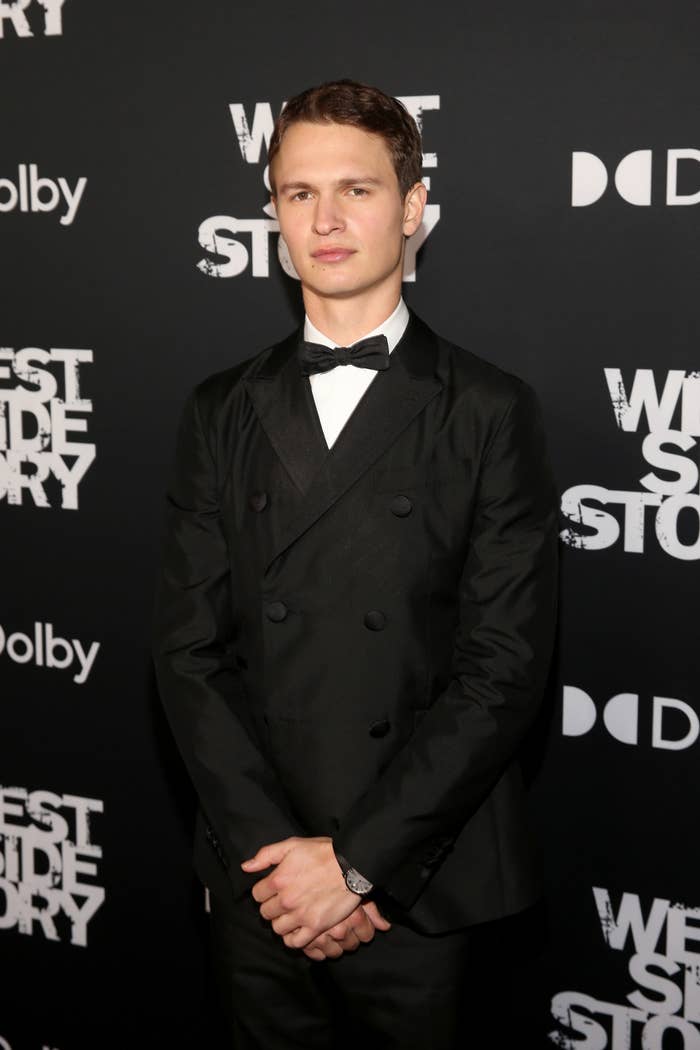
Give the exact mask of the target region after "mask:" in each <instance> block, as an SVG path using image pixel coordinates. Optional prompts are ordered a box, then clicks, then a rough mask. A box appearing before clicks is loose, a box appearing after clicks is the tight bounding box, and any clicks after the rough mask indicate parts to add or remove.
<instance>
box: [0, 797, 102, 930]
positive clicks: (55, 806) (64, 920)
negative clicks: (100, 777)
mask: <svg viewBox="0 0 700 1050" xmlns="http://www.w3.org/2000/svg"><path fill="white" fill-rule="evenodd" d="M102 810H103V805H102V802H101V801H100V800H99V799H96V798H81V797H80V796H78V795H57V794H55V793H54V792H53V791H27V790H26V789H25V788H22V787H0V931H1V930H10V929H13V928H15V927H16V928H17V930H18V932H19V933H24V934H34V933H38V934H42V935H43V936H44V937H46V939H47V940H50V941H59V940H62V941H66V940H67V941H70V943H71V944H75V945H80V946H81V947H85V946H86V945H87V928H88V923H89V922H90V920H91V919H92V918H93V916H94V915H95V912H96V911H97V909H98V908H99V907H100V905H101V904H102V902H103V901H104V899H105V891H104V889H103V887H102V886H98V885H96V879H97V877H98V870H97V861H98V860H101V858H102V848H101V847H100V846H98V845H97V844H96V843H94V842H93V841H92V828H91V823H92V819H93V816H94V814H96V813H102Z"/></svg>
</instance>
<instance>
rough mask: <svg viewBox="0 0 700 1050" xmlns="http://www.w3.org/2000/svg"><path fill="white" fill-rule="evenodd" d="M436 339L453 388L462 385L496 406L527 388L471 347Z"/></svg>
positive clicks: (527, 387)
mask: <svg viewBox="0 0 700 1050" xmlns="http://www.w3.org/2000/svg"><path fill="white" fill-rule="evenodd" d="M438 342H439V343H440V346H441V352H442V354H444V356H445V358H446V359H447V365H448V368H449V370H450V373H451V379H452V381H453V383H454V384H455V385H456V386H457V388H462V387H463V388H464V389H465V390H470V391H471V392H472V393H473V394H475V395H476V396H477V397H487V398H488V399H489V401H491V402H493V403H495V404H500V405H506V404H510V402H511V401H513V399H514V398H517V397H518V396H519V395H522V394H524V393H526V392H530V391H531V388H530V387H529V384H528V383H527V382H526V381H525V380H524V379H521V378H520V376H517V375H515V374H514V373H513V372H508V371H506V370H505V369H504V368H501V367H500V366H499V365H497V364H495V363H494V362H493V361H487V360H486V358H484V357H480V356H479V355H478V354H476V353H474V352H473V351H472V350H467V349H466V348H465V347H463V346H458V345H457V344H456V343H452V342H450V341H449V340H446V339H441V338H440V337H438Z"/></svg>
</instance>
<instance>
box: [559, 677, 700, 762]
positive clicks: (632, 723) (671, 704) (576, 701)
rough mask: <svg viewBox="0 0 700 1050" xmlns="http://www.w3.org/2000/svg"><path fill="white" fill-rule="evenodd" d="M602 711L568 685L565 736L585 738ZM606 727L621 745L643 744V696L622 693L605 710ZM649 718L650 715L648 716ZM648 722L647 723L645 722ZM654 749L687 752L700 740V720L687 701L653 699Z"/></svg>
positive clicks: (564, 707) (564, 704)
mask: <svg viewBox="0 0 700 1050" xmlns="http://www.w3.org/2000/svg"><path fill="white" fill-rule="evenodd" d="M598 714H599V711H598V707H597V705H596V704H595V703H594V701H593V700H592V699H591V697H590V696H589V695H588V693H586V692H584V690H583V689H578V688H577V687H576V686H573V685H565V686H564V688H563V691H562V725H561V730H562V734H563V735H564V736H570V737H571V736H585V735H586V733H590V731H591V730H592V729H593V726H594V725H595V724H596V722H597V721H598ZM602 714H603V725H604V726H605V729H606V730H607V731H608V733H609V734H610V736H611V737H612V738H613V739H614V740H617V741H619V742H620V743H621V744H632V745H634V744H639V742H640V741H639V724H640V712H639V695H638V694H637V693H618V694H617V695H616V696H613V697H611V698H610V699H609V700H608V701H607V702H606V703H605V704H604V706H603V709H602ZM645 714H646V712H645ZM645 720H646V719H645ZM650 735H651V741H650V743H651V746H652V747H655V748H660V749H662V750H664V751H685V749H686V748H688V747H691V746H692V745H693V744H694V743H695V741H696V740H697V739H698V736H700V719H699V718H698V716H697V713H696V712H695V709H694V708H692V707H691V706H690V704H687V703H686V702H685V700H674V699H672V698H671V697H669V696H654V697H652V710H651V734H650Z"/></svg>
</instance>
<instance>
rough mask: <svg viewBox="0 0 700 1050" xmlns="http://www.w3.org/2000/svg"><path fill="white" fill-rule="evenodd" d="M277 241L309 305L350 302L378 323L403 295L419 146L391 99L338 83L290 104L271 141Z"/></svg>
mask: <svg viewBox="0 0 700 1050" xmlns="http://www.w3.org/2000/svg"><path fill="white" fill-rule="evenodd" d="M269 160H270V184H271V186H272V197H273V201H274V204H275V207H276V210H277V218H278V220H279V224H280V232H281V233H282V236H283V238H284V241H285V242H286V245H287V248H288V250H289V254H290V256H291V259H292V262H293V263H294V266H295V268H296V271H297V273H298V275H299V278H300V279H301V284H302V291H303V294H304V299H305V303H306V306H307V312H308V311H309V308H310V307H311V308H313V305H314V303H316V305H318V304H320V302H321V300H323V301H325V303H326V304H328V302H329V301H330V300H338V299H339V298H340V299H346V300H347V299H352V300H353V303H354V304H355V306H356V307H357V309H358V311H359V313H358V316H360V315H361V316H366V317H367V318H369V317H370V316H375V315H376V316H380V317H381V315H382V313H384V316H387V315H388V313H389V312H390V311H391V310H392V309H393V308H394V306H395V305H396V302H397V301H398V296H399V294H400V288H401V279H402V272H403V258H404V252H405V241H406V238H407V237H410V236H411V235H412V234H413V233H415V231H416V230H417V229H418V227H419V226H420V223H421V220H422V217H423V209H424V207H425V201H426V189H425V186H424V185H423V183H422V181H421V178H420V173H421V163H422V155H421V141H420V135H419V133H418V128H417V127H416V124H415V121H414V120H413V118H412V117H411V115H410V114H409V113H408V111H407V110H406V109H405V108H404V106H402V104H401V103H400V102H398V101H397V100H396V99H393V98H390V97H389V96H388V95H385V94H384V93H383V92H381V91H378V90H377V89H376V88H371V87H366V86H365V85H363V84H356V83H354V82H353V81H348V80H342V81H337V82H334V83H330V84H323V85H321V87H318V88H311V89H309V90H308V91H305V92H303V94H301V95H298V96H297V97H296V98H293V99H291V100H290V102H288V104H287V106H286V107H285V108H284V110H283V111H282V113H281V115H280V116H279V118H278V120H277V123H276V125H275V129H274V132H273V135H272V138H271V140H270V147H269Z"/></svg>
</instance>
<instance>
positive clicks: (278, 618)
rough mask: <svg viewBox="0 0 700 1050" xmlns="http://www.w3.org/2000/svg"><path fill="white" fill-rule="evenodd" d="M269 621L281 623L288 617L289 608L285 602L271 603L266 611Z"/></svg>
mask: <svg viewBox="0 0 700 1050" xmlns="http://www.w3.org/2000/svg"><path fill="white" fill-rule="evenodd" d="M265 613H266V615H267V618H268V620H272V622H273V623H281V622H282V620H284V619H285V617H286V615H287V606H286V605H285V604H284V602H270V604H269V605H268V606H267V608H266V609H265Z"/></svg>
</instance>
